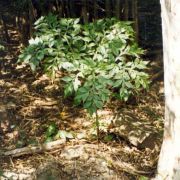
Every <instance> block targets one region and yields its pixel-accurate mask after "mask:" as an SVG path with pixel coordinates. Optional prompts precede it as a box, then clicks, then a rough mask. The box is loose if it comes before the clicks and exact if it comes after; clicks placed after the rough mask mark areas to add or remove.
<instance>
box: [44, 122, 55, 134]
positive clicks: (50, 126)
mask: <svg viewBox="0 0 180 180" xmlns="http://www.w3.org/2000/svg"><path fill="white" fill-rule="evenodd" d="M56 131H57V126H56V124H55V123H52V124H50V125H49V127H48V129H47V131H46V137H50V136H52V135H54V134H55V133H56Z"/></svg>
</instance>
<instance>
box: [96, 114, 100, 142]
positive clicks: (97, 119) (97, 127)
mask: <svg viewBox="0 0 180 180" xmlns="http://www.w3.org/2000/svg"><path fill="white" fill-rule="evenodd" d="M96 132H97V140H98V144H99V116H98V113H97V111H96Z"/></svg>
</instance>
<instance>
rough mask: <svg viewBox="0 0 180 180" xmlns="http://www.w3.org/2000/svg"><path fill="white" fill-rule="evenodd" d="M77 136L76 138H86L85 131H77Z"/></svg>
mask: <svg viewBox="0 0 180 180" xmlns="http://www.w3.org/2000/svg"><path fill="white" fill-rule="evenodd" d="M77 138H78V139H86V138H87V134H86V132H85V131H84V132H80V133H78V134H77Z"/></svg>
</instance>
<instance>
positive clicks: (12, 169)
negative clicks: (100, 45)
mask: <svg viewBox="0 0 180 180" xmlns="http://www.w3.org/2000/svg"><path fill="white" fill-rule="evenodd" d="M1 9H2V7H1ZM4 11H5V10H4ZM7 16H8V15H7ZM9 19H10V20H9V21H7V22H6V23H7V26H8V33H9V36H10V42H9V43H7V42H5V41H3V43H4V45H5V51H4V52H0V68H1V69H0V70H1V71H0V152H1V151H7V150H11V149H16V148H22V147H27V146H28V147H32V146H37V145H38V144H42V143H44V142H45V141H46V140H47V138H46V132H47V128H48V127H49V126H50V125H51V124H55V125H56V128H57V130H64V131H67V132H71V134H73V137H72V138H68V139H67V141H66V142H65V143H64V144H63V145H62V146H61V147H60V148H58V149H56V150H53V151H48V152H43V153H33V154H30V155H24V156H20V157H11V156H8V157H4V156H0V175H2V174H3V176H4V179H8V178H6V177H9V179H10V178H11V179H39V180H40V179H41V180H45V179H53V180H54V179H55V180H56V179H57V180H61V179H62V180H66V179H67V180H68V179H69V180H71V179H82V180H86V179H91V180H103V179H105V180H106V179H107V180H110V179H111V180H113V179H117V180H136V179H139V180H143V177H142V176H146V177H151V176H153V174H154V173H155V169H156V166H157V160H158V154H159V150H160V145H161V139H160V140H159V143H158V145H157V146H156V147H154V148H153V149H150V148H146V147H144V148H138V147H136V146H134V145H132V144H131V143H129V142H128V141H127V140H126V139H124V138H122V137H120V136H118V135H117V134H113V133H111V135H112V136H111V137H112V139H111V140H106V138H105V137H106V136H107V135H108V133H109V129H111V127H110V125H111V124H110V120H109V121H108V119H110V117H111V116H113V114H115V113H117V112H121V116H122V117H125V114H127V112H128V113H129V114H130V116H131V117H132V118H134V120H136V121H142V120H145V121H147V122H148V123H149V125H150V126H153V128H154V129H155V130H156V131H157V132H158V133H159V134H162V129H163V114H164V96H163V82H162V80H156V82H155V83H152V85H151V87H150V90H149V91H148V92H147V93H146V92H144V93H142V95H141V96H140V97H139V98H138V99H136V101H135V100H131V101H130V102H129V103H127V104H123V103H120V102H118V101H115V100H114V101H112V102H111V103H109V104H108V105H107V106H106V107H105V108H104V110H103V111H101V112H99V113H100V114H101V117H100V118H101V120H102V126H101V135H100V143H99V144H98V143H97V140H96V139H94V135H93V133H94V131H95V129H94V126H93V119H92V118H90V117H89V116H88V115H87V114H86V112H85V111H84V110H83V109H82V108H81V107H74V106H73V100H72V99H71V98H69V99H64V97H63V86H62V85H61V82H59V80H58V79H57V80H56V81H54V82H52V81H51V79H49V78H48V77H47V76H46V75H43V74H42V73H41V72H38V73H36V74H33V73H32V72H31V70H30V68H29V67H27V66H26V65H21V64H18V63H17V58H18V54H19V49H20V44H19V39H18V32H17V29H16V27H15V26H14V24H13V23H12V22H13V19H12V17H10V18H9ZM0 37H1V39H2V40H3V31H2V27H1V34H0ZM155 66H156V63H151V67H150V72H151V75H153V73H154V69H153V68H155ZM152 69H153V71H152ZM104 119H106V120H107V121H105V120H104ZM137 130H138V128H137ZM2 179H3V177H2Z"/></svg>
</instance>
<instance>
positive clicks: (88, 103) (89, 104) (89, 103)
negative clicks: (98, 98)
mask: <svg viewBox="0 0 180 180" xmlns="http://www.w3.org/2000/svg"><path fill="white" fill-rule="evenodd" d="M91 105H92V102H91V101H86V102H85V103H84V105H83V107H84V108H85V109H88V108H90V107H91Z"/></svg>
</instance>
